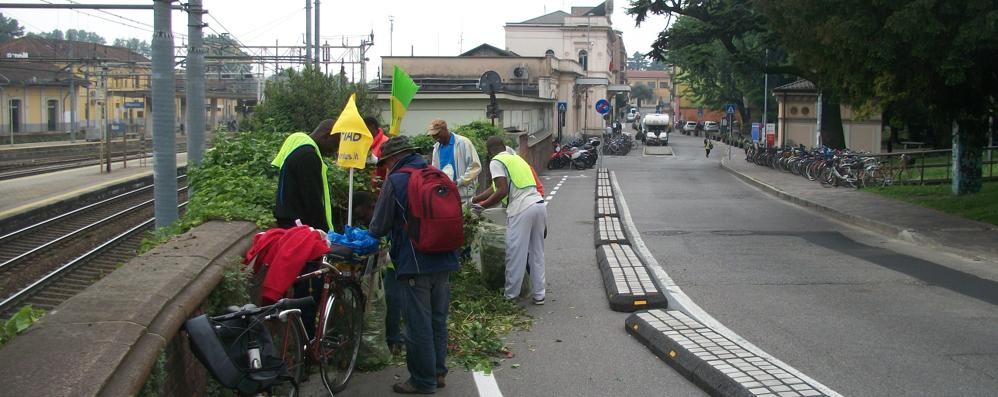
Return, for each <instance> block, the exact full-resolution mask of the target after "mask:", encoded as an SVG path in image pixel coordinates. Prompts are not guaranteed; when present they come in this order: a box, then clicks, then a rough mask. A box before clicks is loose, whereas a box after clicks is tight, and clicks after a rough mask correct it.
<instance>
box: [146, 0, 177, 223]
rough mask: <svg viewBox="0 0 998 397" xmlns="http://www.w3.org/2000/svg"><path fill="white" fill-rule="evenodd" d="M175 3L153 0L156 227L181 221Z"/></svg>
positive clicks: (166, 0)
mask: <svg viewBox="0 0 998 397" xmlns="http://www.w3.org/2000/svg"><path fill="white" fill-rule="evenodd" d="M172 3H173V0H153V35H152V117H153V133H152V145H153V197H154V211H155V212H154V216H155V217H156V228H164V227H167V226H170V225H171V224H173V222H175V221H176V220H177V153H176V152H177V133H176V131H175V130H174V120H175V119H176V113H177V109H176V105H175V104H174V98H173V91H174V85H173V84H174V78H173V32H172V26H173V18H172V15H171V10H170V8H171V7H170V6H171V4H172Z"/></svg>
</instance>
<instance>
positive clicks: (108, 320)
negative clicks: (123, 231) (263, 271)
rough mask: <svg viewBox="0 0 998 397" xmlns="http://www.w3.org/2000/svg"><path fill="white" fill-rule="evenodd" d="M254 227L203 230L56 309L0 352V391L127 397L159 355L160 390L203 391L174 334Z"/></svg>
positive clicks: (197, 370)
mask: <svg viewBox="0 0 998 397" xmlns="http://www.w3.org/2000/svg"><path fill="white" fill-rule="evenodd" d="M256 231H257V230H256V226H255V225H254V224H252V223H249V222H209V223H206V224H203V225H201V226H199V227H197V228H195V229H193V230H191V231H190V232H188V233H184V234H182V235H180V236H177V237H174V238H173V239H172V240H170V241H169V242H168V243H166V244H163V245H161V246H159V247H157V248H155V249H153V250H152V251H149V252H148V253H146V254H144V255H142V256H139V257H136V258H134V259H132V260H131V261H129V262H128V263H126V264H125V265H124V266H122V267H121V268H120V269H118V270H116V271H115V272H113V273H111V274H110V275H108V276H107V277H105V278H104V279H102V280H101V281H99V282H97V284H94V285H93V286H91V287H90V288H88V289H87V290H85V291H84V292H82V293H80V294H79V295H77V296H75V297H73V298H71V299H69V300H68V301H66V302H64V303H63V304H61V305H59V306H58V307H57V308H56V309H55V310H53V311H52V312H50V313H48V314H47V315H46V316H45V317H43V318H42V319H41V321H39V322H38V323H37V324H35V325H34V326H33V327H32V328H31V329H29V330H28V331H27V332H25V333H24V334H22V335H19V336H18V337H17V338H16V339H14V341H12V342H11V343H10V344H8V345H7V346H5V347H4V348H3V349H2V350H0V379H3V392H2V394H4V395H11V396H93V395H106V396H129V395H136V394H138V392H139V391H140V390H141V389H142V387H143V385H144V384H145V382H146V380H147V378H148V377H149V374H150V372H151V371H152V369H153V367H154V366H155V364H156V361H157V358H158V357H159V354H160V352H161V351H163V350H164V349H166V352H167V358H168V360H167V362H166V368H167V379H166V380H165V385H164V387H163V390H161V393H162V394H163V395H177V396H181V395H183V396H189V395H203V394H204V389H203V387H204V380H203V379H204V373H203V369H201V366H200V365H192V364H193V361H192V359H191V357H190V354H189V349H188V348H187V344H186V342H185V341H184V340H183V338H179V337H177V336H178V331H179V329H180V326H181V325H182V324H183V322H184V321H185V320H186V319H187V318H189V317H191V316H192V315H193V314H195V313H196V312H197V311H198V310H199V309H200V307H201V305H202V304H203V303H204V301H205V299H206V298H207V297H208V295H209V293H210V292H211V291H212V290H213V289H214V288H215V286H216V285H217V284H218V283H219V281H220V280H221V278H222V272H223V268H224V266H225V265H227V264H229V263H232V262H233V261H236V260H239V258H240V257H241V255H242V253H243V252H245V251H246V250H247V249H248V248H249V245H250V243H251V238H250V237H252V235H253V234H254V233H256ZM174 380H176V381H174ZM198 387H200V389H199V390H198V389H197V388H198Z"/></svg>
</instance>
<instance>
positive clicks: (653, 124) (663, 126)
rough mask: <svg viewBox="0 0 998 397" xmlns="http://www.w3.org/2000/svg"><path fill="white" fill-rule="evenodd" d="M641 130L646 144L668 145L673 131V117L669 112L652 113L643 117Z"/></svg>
mask: <svg viewBox="0 0 998 397" xmlns="http://www.w3.org/2000/svg"><path fill="white" fill-rule="evenodd" d="M641 131H642V132H643V133H644V134H645V144H646V145H668V144H669V133H670V132H672V118H671V117H669V115H667V114H661V113H652V114H649V115H646V116H645V117H644V118H643V119H641Z"/></svg>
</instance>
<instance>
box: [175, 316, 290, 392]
mask: <svg viewBox="0 0 998 397" xmlns="http://www.w3.org/2000/svg"><path fill="white" fill-rule="evenodd" d="M184 328H185V329H186V330H187V335H188V338H190V343H191V351H192V352H193V353H194V356H195V357H197V359H198V361H200V362H201V364H204V366H205V368H207V369H208V372H209V373H211V376H212V377H214V378H215V380H217V381H218V382H219V383H221V384H222V385H223V386H225V387H228V388H230V389H233V390H238V391H239V392H240V393H243V394H256V393H260V392H262V391H264V390H267V389H269V388H270V387H271V386H273V385H275V384H277V383H280V382H282V381H286V380H287V381H290V380H292V378H291V376H290V375H289V373H288V368H287V365H286V364H285V363H284V361H282V360H281V358H280V357H279V356H278V355H277V354H276V352H275V349H274V342H273V340H272V339H271V337H270V333H268V332H267V330H266V328H265V327H264V324H263V323H262V322H259V321H254V319H253V317H250V318H234V319H230V320H225V321H214V320H212V319H210V318H209V317H208V316H206V315H201V316H197V317H194V318H192V319H190V320H187V322H186V323H184ZM250 335H252V336H255V337H256V341H257V344H258V345H259V346H260V359H261V362H262V366H261V368H258V369H252V368H250V367H249V359H248V351H249V340H250V338H249V336H250Z"/></svg>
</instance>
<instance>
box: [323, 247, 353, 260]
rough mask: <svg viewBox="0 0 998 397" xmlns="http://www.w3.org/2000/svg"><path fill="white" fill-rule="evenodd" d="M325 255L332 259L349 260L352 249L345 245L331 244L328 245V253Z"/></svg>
mask: <svg viewBox="0 0 998 397" xmlns="http://www.w3.org/2000/svg"><path fill="white" fill-rule="evenodd" d="M326 256H327V257H329V259H334V260H349V259H352V258H353V250H352V249H350V247H347V246H343V245H338V244H332V245H330V246H329V253H328V254H326Z"/></svg>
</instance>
